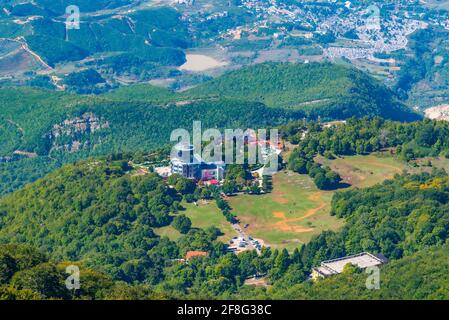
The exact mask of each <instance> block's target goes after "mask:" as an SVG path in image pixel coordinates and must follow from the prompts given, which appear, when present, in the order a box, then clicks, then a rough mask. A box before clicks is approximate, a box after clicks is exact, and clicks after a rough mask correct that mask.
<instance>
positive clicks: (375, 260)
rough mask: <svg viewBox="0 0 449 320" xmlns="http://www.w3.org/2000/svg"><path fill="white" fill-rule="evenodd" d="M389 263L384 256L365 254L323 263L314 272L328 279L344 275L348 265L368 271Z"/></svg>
mask: <svg viewBox="0 0 449 320" xmlns="http://www.w3.org/2000/svg"><path fill="white" fill-rule="evenodd" d="M387 262H388V259H387V258H385V257H384V256H382V255H373V254H371V253H368V252H363V253H359V254H356V255H353V256H348V257H344V258H339V259H334V260H328V261H323V262H321V266H320V267H318V268H315V269H314V271H316V272H317V273H319V274H320V275H321V276H323V277H328V276H331V275H334V274H339V273H342V272H343V269H344V267H345V266H346V265H347V264H353V265H356V266H357V267H359V268H360V269H366V268H369V267H375V266H380V265H383V264H386V263H387Z"/></svg>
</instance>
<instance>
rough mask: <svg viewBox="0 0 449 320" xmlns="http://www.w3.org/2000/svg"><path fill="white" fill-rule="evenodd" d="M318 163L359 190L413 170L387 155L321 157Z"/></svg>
mask: <svg viewBox="0 0 449 320" xmlns="http://www.w3.org/2000/svg"><path fill="white" fill-rule="evenodd" d="M317 161H318V162H319V163H321V164H324V165H326V166H329V167H331V169H332V170H334V171H336V172H338V173H339V174H340V176H341V177H342V178H343V180H344V182H347V183H349V184H350V185H351V186H353V187H359V188H364V187H369V186H372V185H375V184H376V183H379V182H381V181H383V180H386V179H391V178H393V177H394V175H395V174H397V173H399V174H400V173H402V171H403V170H405V169H411V167H410V166H408V165H407V164H406V163H405V162H403V161H401V160H399V159H397V158H396V157H393V156H391V155H389V154H386V153H383V154H371V155H367V156H360V155H357V156H350V157H342V158H338V159H335V160H328V159H324V158H322V157H319V158H317Z"/></svg>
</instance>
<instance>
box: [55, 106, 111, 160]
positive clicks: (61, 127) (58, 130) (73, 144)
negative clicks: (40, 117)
mask: <svg viewBox="0 0 449 320" xmlns="http://www.w3.org/2000/svg"><path fill="white" fill-rule="evenodd" d="M108 128H109V122H107V121H104V120H102V119H99V118H98V117H97V116H96V115H95V114H93V113H92V112H86V113H84V114H83V115H81V116H80V117H75V118H71V119H66V120H64V121H63V122H62V123H59V124H55V125H54V126H53V128H52V131H51V132H50V134H49V135H48V138H49V140H50V142H51V146H52V147H51V150H61V151H65V152H77V151H80V150H82V149H86V148H89V147H92V146H93V145H94V144H95V142H94V141H92V139H94V137H95V134H96V133H97V132H100V131H101V130H104V129H108Z"/></svg>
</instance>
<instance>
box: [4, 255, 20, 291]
mask: <svg viewBox="0 0 449 320" xmlns="http://www.w3.org/2000/svg"><path fill="white" fill-rule="evenodd" d="M18 269H19V268H18V267H17V264H16V261H15V260H14V259H13V257H11V256H10V255H9V254H7V253H4V252H0V285H1V284H5V283H8V282H9V280H10V279H11V277H12V276H13V275H14V273H16V272H17V271H18Z"/></svg>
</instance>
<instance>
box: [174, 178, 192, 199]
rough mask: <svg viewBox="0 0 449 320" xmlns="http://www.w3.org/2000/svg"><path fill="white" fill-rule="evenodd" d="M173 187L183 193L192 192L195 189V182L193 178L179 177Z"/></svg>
mask: <svg viewBox="0 0 449 320" xmlns="http://www.w3.org/2000/svg"><path fill="white" fill-rule="evenodd" d="M175 189H176V191H178V192H179V193H181V194H183V195H185V194H193V193H194V192H195V189H196V184H195V182H194V181H193V180H190V179H186V178H181V179H178V181H177V182H176V185H175Z"/></svg>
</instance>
